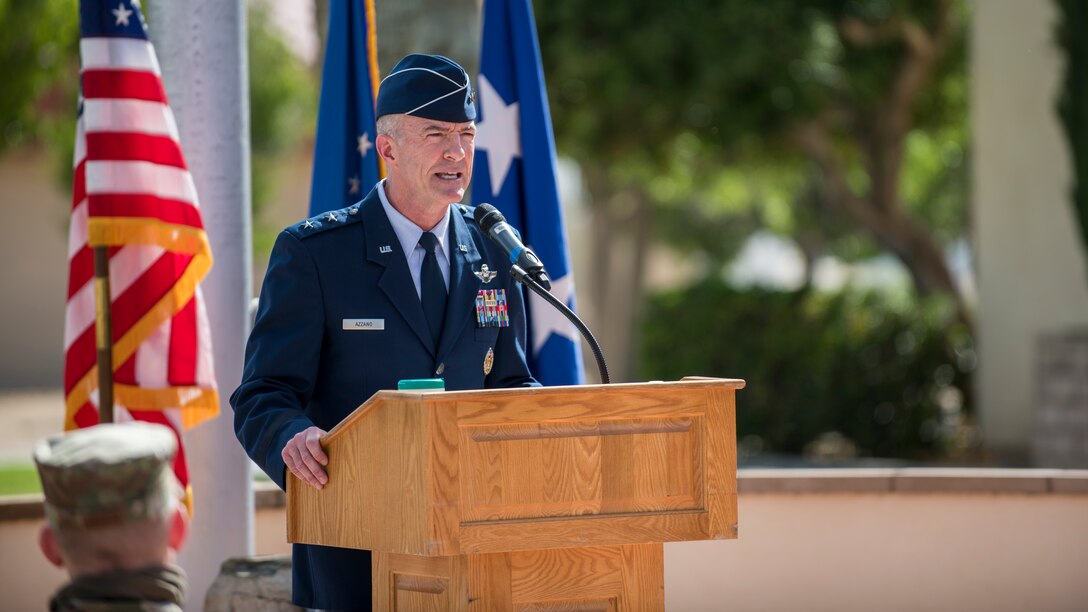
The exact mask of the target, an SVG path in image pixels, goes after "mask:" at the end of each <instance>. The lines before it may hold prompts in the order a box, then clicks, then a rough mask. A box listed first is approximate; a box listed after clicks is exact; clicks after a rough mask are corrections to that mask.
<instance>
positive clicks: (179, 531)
mask: <svg viewBox="0 0 1088 612" xmlns="http://www.w3.org/2000/svg"><path fill="white" fill-rule="evenodd" d="M187 535H189V512H188V511H186V509H185V507H184V506H180V505H179V506H178V507H177V508H174V516H173V517H171V519H170V548H172V549H174V550H175V551H178V550H181V547H182V546H184V545H185V537H186V536H187Z"/></svg>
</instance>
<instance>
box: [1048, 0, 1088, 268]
mask: <svg viewBox="0 0 1088 612" xmlns="http://www.w3.org/2000/svg"><path fill="white" fill-rule="evenodd" d="M1056 2H1057V5H1058V9H1059V11H1060V12H1061V14H1062V21H1061V23H1060V25H1059V26H1058V45H1059V46H1060V47H1061V48H1062V50H1063V51H1064V52H1065V56H1066V62H1065V85H1064V88H1063V90H1062V94H1061V98H1060V99H1059V101H1058V112H1059V115H1060V116H1061V119H1062V123H1063V124H1064V125H1065V131H1066V135H1067V137H1068V138H1069V147H1070V151H1071V152H1072V157H1073V174H1074V179H1073V180H1074V185H1073V193H1072V204H1073V211H1074V213H1075V215H1076V219H1077V223H1078V225H1079V226H1080V237H1081V243H1082V245H1083V247H1084V248H1085V254H1086V255H1088V4H1086V3H1085V2H1084V1H1083V0H1056Z"/></svg>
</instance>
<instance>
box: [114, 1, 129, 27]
mask: <svg viewBox="0 0 1088 612" xmlns="http://www.w3.org/2000/svg"><path fill="white" fill-rule="evenodd" d="M110 12H111V13H113V15H114V17H117V23H115V24H114V25H123V26H127V25H128V18H129V16H130V15H132V11H130V10H128V9H127V8H125V3H124V2H122V3H121V4H118V5H117V8H115V9H113V10H112V11H110Z"/></svg>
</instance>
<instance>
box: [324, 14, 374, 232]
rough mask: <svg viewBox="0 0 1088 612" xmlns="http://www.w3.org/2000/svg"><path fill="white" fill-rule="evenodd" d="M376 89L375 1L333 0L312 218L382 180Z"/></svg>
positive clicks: (350, 200) (344, 203)
mask: <svg viewBox="0 0 1088 612" xmlns="http://www.w3.org/2000/svg"><path fill="white" fill-rule="evenodd" d="M377 89H378V55H377V38H376V35H375V30H374V2H373V0H366V1H365V2H356V1H355V0H332V1H331V2H330V3H329V35H328V43H327V45H326V47H325V65H324V67H323V68H322V72H321V103H320V106H319V107H318V111H317V143H316V145H315V146H314V172H313V184H312V185H311V187H310V216H316V215H319V214H321V213H323V212H326V211H329V210H336V209H338V208H343V207H344V206H347V205H348V204H352V203H354V202H357V201H359V200H360V199H362V197H363V196H365V195H366V194H367V192H369V191H370V188H371V187H373V186H374V184H375V183H377V182H378V179H379V178H381V176H382V174H383V173H382V168H381V165H380V162H379V158H378V152H377V151H375V150H374V138H375V137H376V136H377V134H376V132H375V129H374V120H375V117H374V95H375V92H377Z"/></svg>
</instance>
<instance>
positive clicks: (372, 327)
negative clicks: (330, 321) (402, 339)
mask: <svg viewBox="0 0 1088 612" xmlns="http://www.w3.org/2000/svg"><path fill="white" fill-rule="evenodd" d="M344 329H345V330H349V331H355V330H358V331H380V330H383V329H385V319H344Z"/></svg>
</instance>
